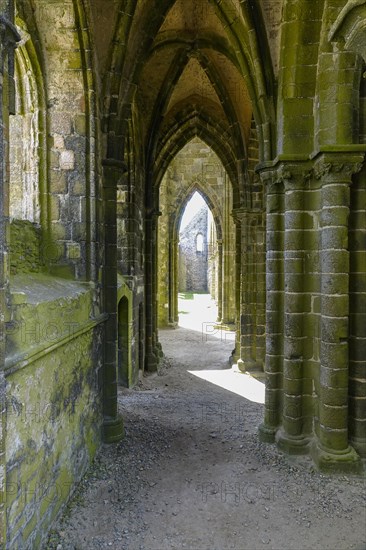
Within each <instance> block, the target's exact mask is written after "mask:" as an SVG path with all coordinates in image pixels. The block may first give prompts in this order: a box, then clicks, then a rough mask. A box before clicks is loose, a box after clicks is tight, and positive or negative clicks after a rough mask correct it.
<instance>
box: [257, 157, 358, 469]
mask: <svg viewBox="0 0 366 550" xmlns="http://www.w3.org/2000/svg"><path fill="white" fill-rule="evenodd" d="M362 160H363V153H362V151H357V150H355V151H353V152H350V153H345V152H344V153H343V154H342V153H341V152H337V153H336V152H334V153H333V152H328V153H324V154H320V155H319V156H318V157H317V158H315V159H314V161H312V162H310V161H304V162H296V163H290V162H288V163H284V162H282V163H279V164H278V165H277V166H275V167H271V168H268V167H267V168H263V169H262V171H261V177H262V179H263V181H264V183H265V184H266V187H267V259H266V266H267V292H266V294H267V299H266V327H267V337H266V360H265V371H266V378H267V382H266V402H265V416H264V422H263V424H262V426H261V427H260V435H261V438H262V440H264V441H269V442H274V441H276V442H277V444H278V446H279V447H280V448H282V449H284V450H286V451H287V452H290V453H296V454H300V453H306V452H309V451H310V452H311V454H312V456H313V459H314V461H315V463H316V464H317V465H318V466H319V467H321V468H322V469H325V470H330V471H337V470H342V471H345V470H346V471H347V470H350V471H354V470H358V469H359V468H360V458H359V456H358V454H357V453H356V452H355V450H354V449H353V448H352V447H351V446H350V444H349V426H350V424H352V421H353V419H352V417H351V415H350V411H349V375H350V373H349V357H350V342H349V313H350V310H349V289H350V266H349V242H348V241H349V214H350V186H351V184H352V177H353V174H355V173H356V172H358V171H359V170H360V168H361V166H362V164H361V163H362Z"/></svg>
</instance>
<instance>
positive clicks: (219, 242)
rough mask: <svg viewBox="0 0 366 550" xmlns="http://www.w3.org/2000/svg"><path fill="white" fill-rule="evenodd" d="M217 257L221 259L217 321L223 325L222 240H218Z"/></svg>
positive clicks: (218, 278) (218, 279) (218, 280)
mask: <svg viewBox="0 0 366 550" xmlns="http://www.w3.org/2000/svg"><path fill="white" fill-rule="evenodd" d="M217 253H218V254H217V255H218V258H219V265H218V277H217V287H218V288H217V321H218V323H222V320H223V319H222V280H223V277H222V264H223V262H222V240H221V239H218V240H217Z"/></svg>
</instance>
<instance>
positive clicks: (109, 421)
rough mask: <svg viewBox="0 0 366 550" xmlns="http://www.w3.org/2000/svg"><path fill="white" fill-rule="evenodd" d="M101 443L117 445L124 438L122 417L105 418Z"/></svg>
mask: <svg viewBox="0 0 366 550" xmlns="http://www.w3.org/2000/svg"><path fill="white" fill-rule="evenodd" d="M102 433H103V442H104V443H117V442H118V441H121V439H123V438H124V436H125V428H124V424H123V418H122V416H120V415H118V416H117V418H105V419H104V421H103V432H102Z"/></svg>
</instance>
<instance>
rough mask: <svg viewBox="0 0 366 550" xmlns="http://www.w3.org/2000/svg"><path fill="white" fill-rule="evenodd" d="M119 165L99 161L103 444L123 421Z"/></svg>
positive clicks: (121, 167)
mask: <svg viewBox="0 0 366 550" xmlns="http://www.w3.org/2000/svg"><path fill="white" fill-rule="evenodd" d="M125 168H126V167H125V165H124V163H123V162H121V161H118V160H115V159H106V160H104V161H103V210H104V212H103V214H104V215H103V217H104V231H105V247H104V270H103V291H104V304H105V305H104V309H105V312H106V313H107V314H108V319H107V321H106V324H105V342H104V363H103V416H104V423H103V438H104V441H105V442H106V443H113V442H115V441H119V440H120V439H121V438H122V437H123V435H124V429H123V421H122V418H121V417H120V416H119V415H118V408H117V342H118V315H117V184H118V181H119V179H120V178H121V177H122V175H123V173H124V171H125Z"/></svg>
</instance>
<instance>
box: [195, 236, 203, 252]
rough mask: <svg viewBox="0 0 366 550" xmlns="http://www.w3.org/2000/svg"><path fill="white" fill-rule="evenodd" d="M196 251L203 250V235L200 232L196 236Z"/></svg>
mask: <svg viewBox="0 0 366 550" xmlns="http://www.w3.org/2000/svg"><path fill="white" fill-rule="evenodd" d="M196 252H203V235H202V233H198V234H197V237H196Z"/></svg>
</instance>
